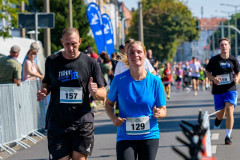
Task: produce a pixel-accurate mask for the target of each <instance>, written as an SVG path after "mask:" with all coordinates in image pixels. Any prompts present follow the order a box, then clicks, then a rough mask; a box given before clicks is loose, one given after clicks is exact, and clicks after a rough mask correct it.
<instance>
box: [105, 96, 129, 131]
mask: <svg viewBox="0 0 240 160" xmlns="http://www.w3.org/2000/svg"><path fill="white" fill-rule="evenodd" d="M113 108H114V103H113V102H112V101H110V100H109V99H107V101H106V103H105V111H106V113H107V115H108V117H109V118H110V119H111V121H112V122H113V124H114V125H115V126H116V127H119V126H121V125H122V124H123V123H124V121H125V120H126V119H125V118H121V117H117V116H115V115H114V109H113Z"/></svg>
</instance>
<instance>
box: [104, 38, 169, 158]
mask: <svg viewBox="0 0 240 160" xmlns="http://www.w3.org/2000/svg"><path fill="white" fill-rule="evenodd" d="M146 57H147V53H146V50H145V46H144V45H143V44H142V42H139V41H135V42H132V43H130V45H129V47H128V50H127V59H128V62H129V65H130V69H129V70H127V71H125V72H123V73H122V74H119V75H117V76H116V77H114V79H113V82H112V84H111V87H110V91H109V94H108V99H107V101H106V105H105V108H106V112H107V114H108V116H109V118H110V119H111V120H112V122H113V124H114V125H115V126H116V127H118V128H117V146H116V150H117V160H133V159H137V157H138V159H144V160H145V159H146V160H155V157H156V154H157V150H158V144H159V138H160V136H159V128H158V122H157V120H158V119H160V118H164V117H165V116H166V106H165V105H166V100H165V96H164V89H163V85H162V82H161V79H160V78H158V77H157V76H154V75H153V74H151V73H150V72H149V71H147V70H146V69H145V67H144V61H145V59H146ZM116 101H118V102H119V116H118V117H117V116H115V115H114V112H113V108H114V102H116Z"/></svg>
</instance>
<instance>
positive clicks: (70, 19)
mask: <svg viewBox="0 0 240 160" xmlns="http://www.w3.org/2000/svg"><path fill="white" fill-rule="evenodd" d="M68 11H69V27H73V22H72V0H68Z"/></svg>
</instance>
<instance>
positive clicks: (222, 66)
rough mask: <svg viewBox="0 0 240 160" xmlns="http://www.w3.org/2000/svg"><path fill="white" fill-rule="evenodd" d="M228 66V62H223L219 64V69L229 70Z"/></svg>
mask: <svg viewBox="0 0 240 160" xmlns="http://www.w3.org/2000/svg"><path fill="white" fill-rule="evenodd" d="M230 66H231V65H230V64H229V63H228V62H225V63H223V62H222V63H220V67H221V68H222V69H225V68H230Z"/></svg>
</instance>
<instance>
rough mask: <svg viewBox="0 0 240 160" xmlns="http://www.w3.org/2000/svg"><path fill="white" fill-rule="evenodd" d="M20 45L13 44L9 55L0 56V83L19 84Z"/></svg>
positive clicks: (20, 70) (20, 66) (20, 69)
mask: <svg viewBox="0 0 240 160" xmlns="http://www.w3.org/2000/svg"><path fill="white" fill-rule="evenodd" d="M19 52H20V47H19V46H17V45H13V46H12V47H11V49H10V55H9V56H3V57H1V58H0V84H6V83H16V84H17V85H18V86H19V85H21V72H22V65H21V64H20V63H19V62H18V60H17V58H18V56H19Z"/></svg>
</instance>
